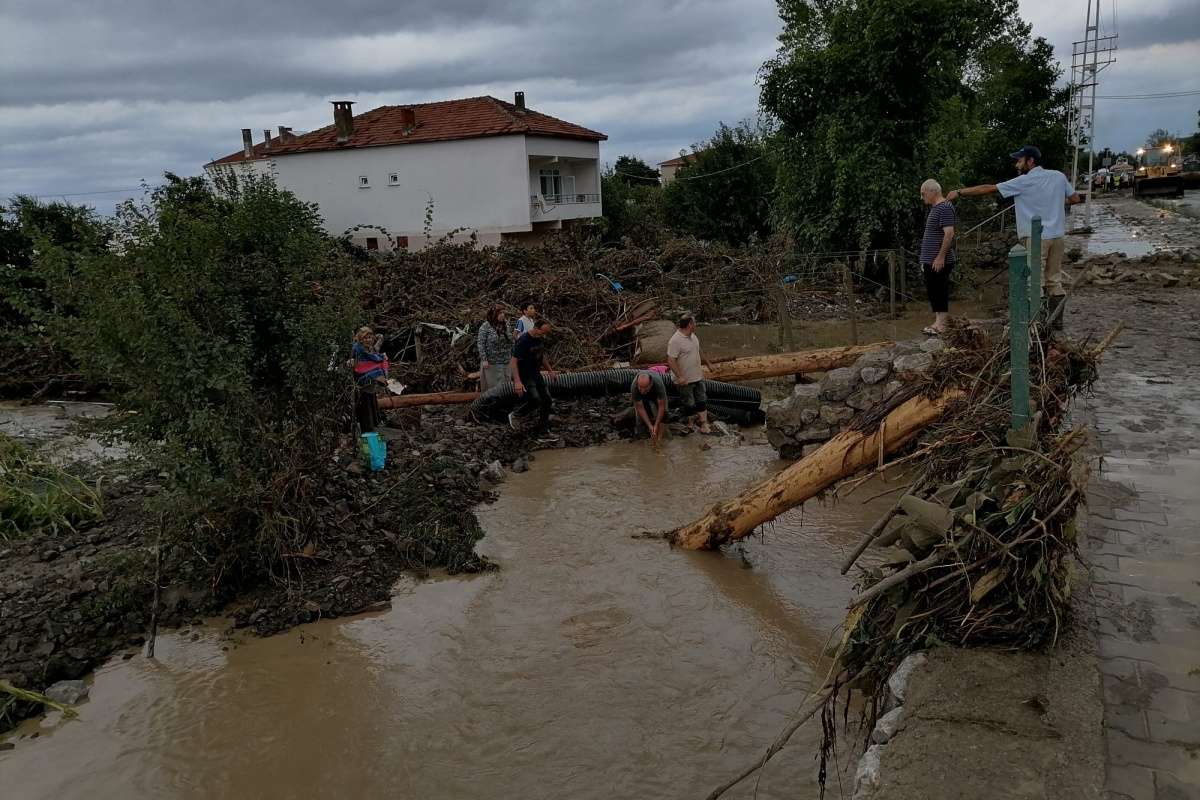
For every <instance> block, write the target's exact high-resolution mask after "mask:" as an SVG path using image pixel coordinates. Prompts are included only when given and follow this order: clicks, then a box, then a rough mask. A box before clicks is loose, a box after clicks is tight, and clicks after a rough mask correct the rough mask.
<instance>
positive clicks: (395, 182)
mask: <svg viewBox="0 0 1200 800" xmlns="http://www.w3.org/2000/svg"><path fill="white" fill-rule="evenodd" d="M399 185H400V173H399V172H389V173H388V186H399Z"/></svg>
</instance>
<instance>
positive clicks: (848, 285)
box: [842, 258, 858, 344]
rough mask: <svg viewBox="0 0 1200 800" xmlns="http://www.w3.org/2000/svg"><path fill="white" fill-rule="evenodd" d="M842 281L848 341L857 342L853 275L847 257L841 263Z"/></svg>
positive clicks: (856, 314)
mask: <svg viewBox="0 0 1200 800" xmlns="http://www.w3.org/2000/svg"><path fill="white" fill-rule="evenodd" d="M842 283H843V284H844V288H845V290H846V306H847V307H848V308H849V310H850V343H851V344H858V309H857V308H855V307H854V275H853V273H852V272H851V269H850V259H848V258H847V259H846V263H845V264H843V265H842Z"/></svg>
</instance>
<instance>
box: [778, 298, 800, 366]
mask: <svg viewBox="0 0 1200 800" xmlns="http://www.w3.org/2000/svg"><path fill="white" fill-rule="evenodd" d="M775 302H776V303H777V304H778V306H779V327H780V330H781V331H782V332H783V342H784V343H785V344H786V345H787V349H788V352H789V353H794V352H795V351H796V336H795V334H794V333H793V332H792V314H791V312H790V311H789V310H788V301H787V288H786V287H785V286H784V285H783V284H777V285H776V286H775Z"/></svg>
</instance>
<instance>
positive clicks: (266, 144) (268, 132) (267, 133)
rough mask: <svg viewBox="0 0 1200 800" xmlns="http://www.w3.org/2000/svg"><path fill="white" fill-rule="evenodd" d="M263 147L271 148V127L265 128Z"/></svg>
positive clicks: (265, 148)
mask: <svg viewBox="0 0 1200 800" xmlns="http://www.w3.org/2000/svg"><path fill="white" fill-rule="evenodd" d="M263 149H264V150H270V149H271V129H270V128H263Z"/></svg>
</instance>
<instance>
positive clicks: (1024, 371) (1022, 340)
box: [1008, 244, 1033, 431]
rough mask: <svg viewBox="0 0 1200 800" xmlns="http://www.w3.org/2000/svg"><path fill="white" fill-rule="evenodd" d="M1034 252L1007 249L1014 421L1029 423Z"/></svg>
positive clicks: (1015, 426) (1021, 424)
mask: <svg viewBox="0 0 1200 800" xmlns="http://www.w3.org/2000/svg"><path fill="white" fill-rule="evenodd" d="M1032 261H1033V253H1032V252H1031V251H1027V250H1026V249H1025V248H1024V247H1022V246H1021V245H1019V244H1016V245H1013V247H1012V249H1011V250H1009V251H1008V329H1009V337H1010V338H1009V349H1010V350H1011V357H1012V380H1011V385H1012V424H1011V427H1012V429H1013V430H1014V431H1017V430H1020V429H1022V428H1024V427H1025V426H1026V425H1028V424H1029V265H1030V263H1032Z"/></svg>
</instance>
